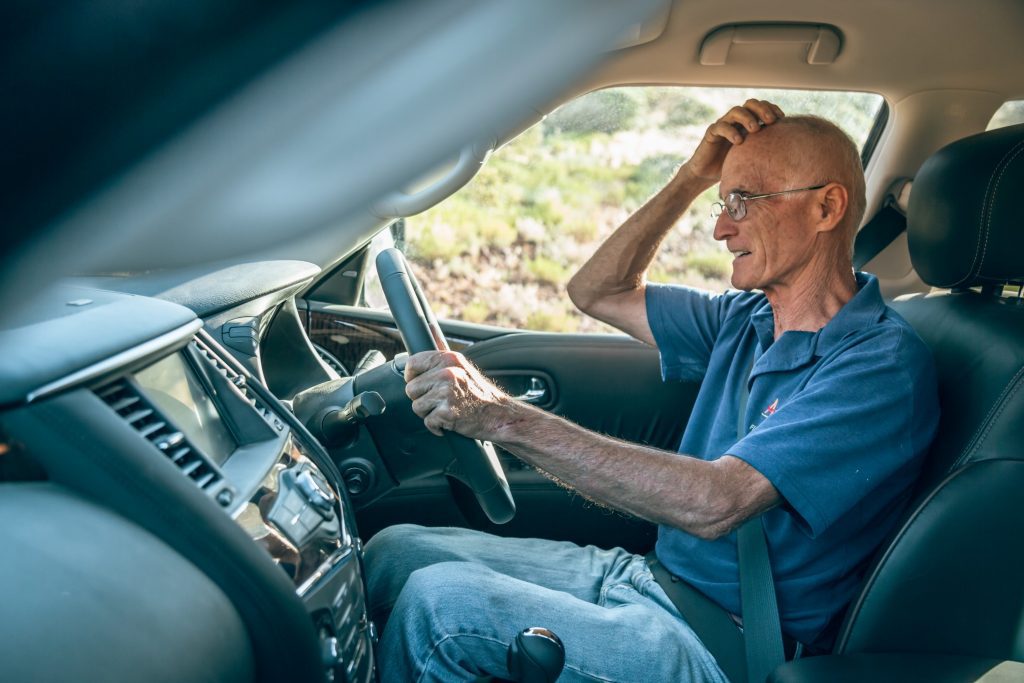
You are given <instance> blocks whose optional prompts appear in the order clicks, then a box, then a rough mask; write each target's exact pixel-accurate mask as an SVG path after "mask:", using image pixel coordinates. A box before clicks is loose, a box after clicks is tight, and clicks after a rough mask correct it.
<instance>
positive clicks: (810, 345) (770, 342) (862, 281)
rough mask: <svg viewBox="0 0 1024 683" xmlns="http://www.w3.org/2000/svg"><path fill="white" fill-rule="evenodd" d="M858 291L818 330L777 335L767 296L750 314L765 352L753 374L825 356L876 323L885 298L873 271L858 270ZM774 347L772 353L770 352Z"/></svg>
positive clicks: (780, 369) (792, 367) (783, 368)
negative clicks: (849, 337)
mask: <svg viewBox="0 0 1024 683" xmlns="http://www.w3.org/2000/svg"><path fill="white" fill-rule="evenodd" d="M856 278H857V287H858V291H857V293H856V294H855V295H854V296H853V298H852V299H850V300H849V301H847V302H846V304H844V305H843V307H842V308H841V309H839V312H838V313H837V314H836V315H835V316H834V317H833V318H832V319H831V320H829V321H828V323H826V325H825V326H824V327H823V328H821V329H820V330H818V331H817V332H800V331H791V332H785V333H783V335H782V336H781V337H779V339H778V340H776V339H775V316H774V314H773V312H772V307H771V305H769V304H768V302H767V300H765V303H764V305H763V306H761V307H760V308H759V310H758V311H756V312H755V313H754V314H753V315H752V316H751V317H750V322H751V325H752V326H753V328H754V333H755V334H756V335H757V340H758V342H759V343H760V347H761V349H762V350H763V351H765V352H764V353H762V354H761V357H760V358H758V360H757V362H756V363H755V365H754V373H753V374H754V375H758V374H761V373H762V372H778V371H785V370H793V369H795V368H798V367H800V366H801V365H805V364H807V363H809V362H811V360H813V359H814V357H815V356H824V355H825V354H827V353H828V352H829V351H830V350H831V349H832V348H833V347H834V346H835V345H836V344H838V343H839V342H840V341H841V340H842V339H843V338H844V337H846V336H847V335H848V334H850V333H851V332H856V331H858V330H861V329H864V328H865V327H867V326H869V325H872V324H874V323H875V322H877V321H878V320H879V318H881V317H882V315H883V314H884V312H885V301H884V300H883V299H882V294H881V291H880V289H879V287H878V278H876V277H875V276H874V275H871V274H870V273H861V272H858V273H856ZM768 350H771V353H767V351H768Z"/></svg>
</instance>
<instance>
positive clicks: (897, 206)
mask: <svg viewBox="0 0 1024 683" xmlns="http://www.w3.org/2000/svg"><path fill="white" fill-rule="evenodd" d="M910 183H911V181H910V180H906V179H904V180H900V181H898V182H896V183H895V184H894V185H893V187H892V188H891V190H890V193H889V195H888V196H887V197H886V200H885V204H884V205H883V206H882V210H881V211H879V212H878V213H877V214H874V217H873V218H871V219H870V220H869V221H867V225H864V226H863V227H862V228H860V230H859V231H858V232H857V238H856V240H854V242H853V267H854V268H856V269H857V270H860V269H861V268H863V267H864V265H866V264H867V262H868V261H870V260H871V259H872V258H874V257H876V256H878V255H879V254H881V253H882V250H884V249H885V248H886V247H888V246H889V245H891V244H892V243H893V241H894V240H896V238H898V237H899V236H901V234H903V232H905V231H906V213H905V212H904V211H903V209H902V208H901V206H902V207H905V206H906V205H905V204H902V205H901V201H903V200H905V199H906V197H905V195H907V194H908V193H909V188H910ZM900 198H902V200H901V199H900Z"/></svg>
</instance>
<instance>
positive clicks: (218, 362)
mask: <svg viewBox="0 0 1024 683" xmlns="http://www.w3.org/2000/svg"><path fill="white" fill-rule="evenodd" d="M192 347H193V348H195V350H196V351H198V352H199V354H200V355H201V356H202V357H203V358H205V359H206V360H207V361H209V363H210V365H212V366H213V369H214V370H216V371H217V372H219V373H220V374H222V375H223V376H224V377H226V378H227V379H228V381H229V382H231V383H232V384H234V385H235V387H237V388H238V390H239V391H240V392H242V396H244V397H245V399H246V400H247V401H249V404H250V405H252V407H253V408H255V409H256V412H257V413H259V414H260V415H263V416H264V417H268V416H270V415H272V412H271V411H270V409H269V408H267V406H266V405H264V403H263V400H262V399H261V398H260V397H259V396H257V395H256V392H254V391H253V390H252V389H250V388H249V385H248V383H246V381H245V377H244V376H242V374H241V373H239V372H238V371H236V370H235V369H234V368H232V367H231V366H230V365H228V364H227V363H225V362H224V361H223V360H222V359H221V358H220V356H218V355H217V353H216V352H215V351H214V350H213V349H212V348H210V346H209V345H208V344H206V343H205V342H203V341H202V340H201V339H199V338H198V337H197V338H196V339H193V340H192Z"/></svg>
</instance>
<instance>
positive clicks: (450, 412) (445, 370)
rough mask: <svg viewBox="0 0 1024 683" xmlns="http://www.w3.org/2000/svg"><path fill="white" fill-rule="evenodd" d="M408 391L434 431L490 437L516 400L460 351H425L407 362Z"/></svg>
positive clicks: (439, 434)
mask: <svg viewBox="0 0 1024 683" xmlns="http://www.w3.org/2000/svg"><path fill="white" fill-rule="evenodd" d="M405 382H406V384H405V393H406V395H407V396H408V397H409V398H410V399H412V410H413V412H414V413H416V414H417V415H418V416H420V417H421V418H423V423H424V424H425V425H426V427H427V429H429V430H430V431H431V432H433V433H434V434H437V435H438V436H442V434H443V430H448V431H452V432H458V433H459V434H462V435H463V436H468V437H470V438H474V439H482V440H485V441H486V440H491V439H492V438H493V436H494V433H495V431H496V427H498V426H499V425H500V424H501V423H502V422H503V421H504V420H503V419H502V416H503V415H504V414H505V412H506V411H507V410H508V409H509V408H511V407H512V406H513V405H514V404H515V401H514V400H513V399H512V398H510V397H509V396H508V395H507V394H505V393H504V392H503V391H501V390H500V389H498V388H497V387H496V386H494V384H492V383H491V382H490V381H488V379H487V378H486V377H484V376H483V374H482V373H481V372H480V370H478V369H477V367H476V366H475V365H473V364H472V363H470V362H469V361H468V360H466V358H465V356H463V355H462V354H461V353H455V352H453V351H423V352H422V353H417V354H415V355H413V356H410V357H409V359H408V360H407V361H406V363H405Z"/></svg>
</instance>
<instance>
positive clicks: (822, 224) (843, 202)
mask: <svg viewBox="0 0 1024 683" xmlns="http://www.w3.org/2000/svg"><path fill="white" fill-rule="evenodd" d="M849 205H850V194H849V193H848V192H847V191H846V188H845V187H843V186H842V185H840V184H839V183H829V184H828V185H826V186H825V187H823V188H821V189H820V190H818V191H817V192H815V197H814V205H813V211H814V220H815V223H816V227H817V230H818V232H828V231H829V230H834V229H835V228H836V226H837V225H839V224H840V223H841V222H842V220H843V216H845V215H846V210H847V208H848V207H849Z"/></svg>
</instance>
